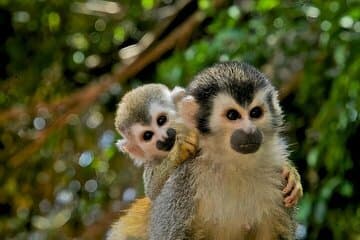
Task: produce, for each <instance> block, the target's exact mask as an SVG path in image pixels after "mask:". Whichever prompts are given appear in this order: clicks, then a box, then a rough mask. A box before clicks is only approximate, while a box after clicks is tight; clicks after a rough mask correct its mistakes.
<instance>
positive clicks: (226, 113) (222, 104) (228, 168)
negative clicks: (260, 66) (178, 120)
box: [149, 62, 302, 240]
mask: <svg viewBox="0 0 360 240" xmlns="http://www.w3.org/2000/svg"><path fill="white" fill-rule="evenodd" d="M187 93H188V96H187V97H185V98H184V99H183V100H182V101H181V102H180V107H179V112H180V116H182V117H183V119H185V121H186V122H187V123H188V124H189V126H190V127H191V126H193V127H195V128H197V129H198V131H199V149H200V153H199V154H198V155H196V157H195V158H194V159H188V160H187V161H184V162H183V163H182V164H181V165H179V166H178V167H177V168H176V169H174V171H173V172H172V174H171V176H170V177H169V179H168V180H167V181H166V182H165V184H164V186H163V188H162V190H161V192H160V194H159V195H158V196H157V197H156V199H155V200H154V201H153V203H152V208H151V217H150V226H149V239H154V240H155V239H156V240H161V239H164V240H168V239H192V240H197V239H207V240H235V239H246V240H255V239H256V240H265V239H269V240H278V239H288V240H290V239H294V233H295V225H296V224H295V221H294V219H293V216H292V215H293V214H292V212H293V210H294V209H293V208H286V207H285V205H284V204H283V198H284V194H283V191H282V188H283V185H284V179H283V178H282V177H281V175H280V173H281V171H282V169H283V167H284V165H287V166H289V161H288V150H287V145H286V143H285V141H284V140H283V138H282V137H281V135H280V133H281V131H282V129H283V127H282V126H283V118H282V110H281V108H280V105H279V101H278V99H277V92H276V90H275V89H274V87H273V86H272V85H271V84H270V82H269V81H268V80H267V79H266V77H265V76H264V75H263V74H261V73H260V72H259V71H258V70H257V69H255V68H254V67H252V66H250V65H248V64H245V63H239V62H225V63H220V64H216V65H215V66H213V67H210V68H208V69H205V70H204V71H202V72H200V73H199V74H198V75H197V76H196V77H195V78H194V80H193V81H192V82H191V83H190V85H189V87H188V88H187ZM185 111H186V112H185ZM292 174H293V175H294V176H295V178H296V180H297V181H298V183H299V184H300V178H299V175H298V173H297V172H296V170H294V169H293V173H292ZM294 185H296V184H293V186H294ZM295 188H297V187H295ZM285 190H287V187H286V188H285ZM293 190H294V189H293ZM301 193H302V192H301V187H300V189H299V188H297V189H296V190H295V193H294V195H295V196H297V197H299V196H300V195H301ZM291 195H293V193H291ZM291 195H290V196H291ZM285 199H286V198H285Z"/></svg>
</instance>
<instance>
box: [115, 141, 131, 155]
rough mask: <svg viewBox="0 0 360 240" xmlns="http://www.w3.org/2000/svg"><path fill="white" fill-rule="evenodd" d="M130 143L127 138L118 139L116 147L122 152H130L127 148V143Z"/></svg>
mask: <svg viewBox="0 0 360 240" xmlns="http://www.w3.org/2000/svg"><path fill="white" fill-rule="evenodd" d="M127 144H128V140H127V139H120V140H117V141H116V143H115V145H116V147H117V148H118V150H119V151H120V152H123V153H126V152H128V151H127V149H126V145H127Z"/></svg>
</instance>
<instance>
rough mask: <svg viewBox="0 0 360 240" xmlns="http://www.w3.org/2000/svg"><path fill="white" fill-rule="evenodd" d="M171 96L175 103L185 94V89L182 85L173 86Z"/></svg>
mask: <svg viewBox="0 0 360 240" xmlns="http://www.w3.org/2000/svg"><path fill="white" fill-rule="evenodd" d="M170 94H171V98H172V100H173V102H174V103H175V105H176V104H177V103H178V102H179V101H180V100H181V99H182V98H183V97H184V96H185V89H184V88H182V87H178V86H176V87H174V89H173V90H172V91H171V93H170Z"/></svg>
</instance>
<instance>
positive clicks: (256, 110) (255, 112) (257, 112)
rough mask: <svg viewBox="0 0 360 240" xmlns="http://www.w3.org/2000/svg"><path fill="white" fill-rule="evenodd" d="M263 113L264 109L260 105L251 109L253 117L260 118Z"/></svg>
mask: <svg viewBox="0 0 360 240" xmlns="http://www.w3.org/2000/svg"><path fill="white" fill-rule="evenodd" d="M262 115H263V110H262V109H261V108H260V107H254V108H253V109H251V111H250V117H251V118H260V117H261V116H262Z"/></svg>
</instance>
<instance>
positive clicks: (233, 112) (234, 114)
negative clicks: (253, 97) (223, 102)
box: [226, 109, 241, 121]
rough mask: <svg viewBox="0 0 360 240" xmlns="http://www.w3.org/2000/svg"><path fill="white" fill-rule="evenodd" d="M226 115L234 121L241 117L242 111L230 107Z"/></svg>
mask: <svg viewBox="0 0 360 240" xmlns="http://www.w3.org/2000/svg"><path fill="white" fill-rule="evenodd" d="M226 117H227V118H228V119H229V120H231V121H234V120H236V119H238V118H241V116H240V113H239V112H238V111H236V110H235V109H230V110H229V111H228V112H227V113H226Z"/></svg>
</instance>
